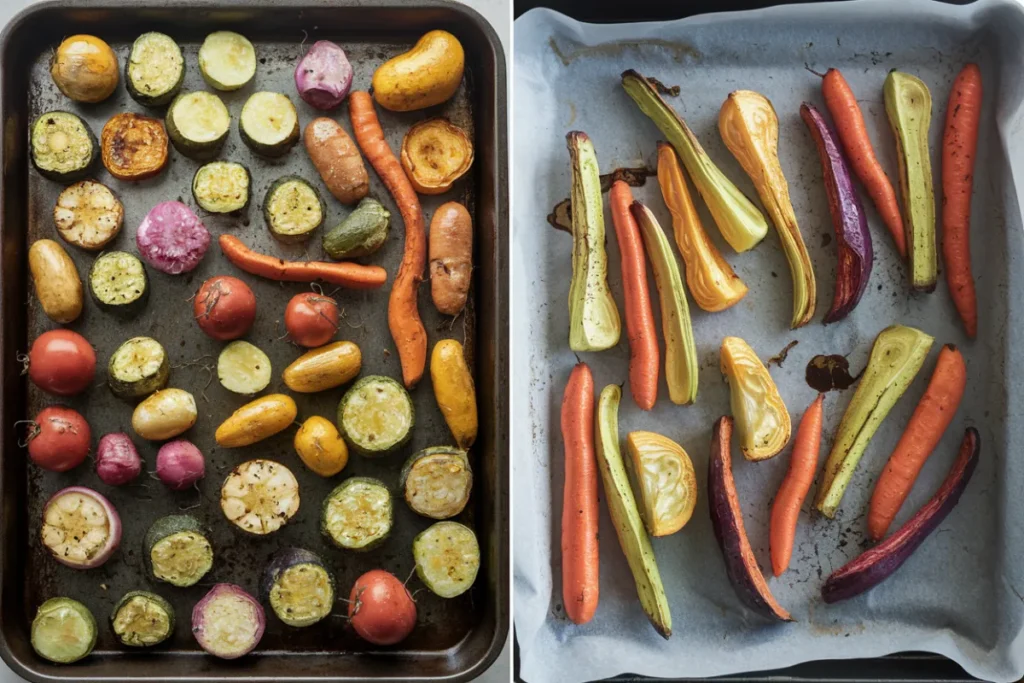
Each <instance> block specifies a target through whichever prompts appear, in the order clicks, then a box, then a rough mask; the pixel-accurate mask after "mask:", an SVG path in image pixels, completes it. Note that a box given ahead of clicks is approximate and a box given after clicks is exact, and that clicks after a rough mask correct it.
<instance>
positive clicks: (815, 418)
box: [769, 394, 825, 576]
mask: <svg viewBox="0 0 1024 683" xmlns="http://www.w3.org/2000/svg"><path fill="white" fill-rule="evenodd" d="M824 400H825V394H818V398H816V399H814V402H813V403H811V405H810V407H808V408H807V412H805V413H804V416H803V417H802V418H801V419H800V426H799V427H798V428H797V430H796V439H795V440H794V441H793V454H792V455H790V456H789V471H788V472H787V473H786V478H785V479H783V480H782V485H781V486H779V492H778V493H777V494H776V495H775V502H774V503H772V519H771V531H770V542H769V545H770V547H771V555H772V572H774V573H775V576H781V575H782V572H784V571H786V569H787V568H788V567H789V559H790V557H791V556H792V555H793V538H794V537H795V536H796V523H797V519H798V518H799V516H800V508H801V507H802V506H803V504H804V498H806V497H807V492H808V491H810V490H811V483H812V482H813V481H814V473H815V471H816V470H817V468H818V449H819V448H820V447H821V412H822V410H821V405H822V402H823V401H824Z"/></svg>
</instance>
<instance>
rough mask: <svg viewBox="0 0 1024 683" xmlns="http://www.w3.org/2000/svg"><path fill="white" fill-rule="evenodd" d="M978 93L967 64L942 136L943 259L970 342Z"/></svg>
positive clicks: (974, 325)
mask: <svg viewBox="0 0 1024 683" xmlns="http://www.w3.org/2000/svg"><path fill="white" fill-rule="evenodd" d="M981 94H982V93H981V70H980V69H979V68H978V65H977V64H968V65H967V66H965V67H964V68H963V70H962V71H961V72H960V73H959V74H958V75H957V77H956V80H954V81H953V89H952V90H951V91H950V93H949V105H948V106H947V107H946V128H945V131H944V133H943V136H942V260H943V261H945V263H946V282H947V283H948V284H949V293H950V296H952V297H953V304H954V305H955V306H956V310H957V312H958V313H959V314H960V319H961V320H963V322H964V328H965V329H966V330H967V335H968V336H969V337H971V338H972V339H973V338H974V335H975V334H977V332H978V302H977V300H976V299H975V296H974V276H973V275H971V190H972V189H973V186H974V155H975V152H977V149H978V127H979V125H980V124H981Z"/></svg>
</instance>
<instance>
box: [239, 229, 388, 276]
mask: <svg viewBox="0 0 1024 683" xmlns="http://www.w3.org/2000/svg"><path fill="white" fill-rule="evenodd" d="M219 243H220V249H221V251H223V252H224V256H226V257H227V259H228V261H231V263H233V264H234V265H235V266H237V267H238V268H241V269H242V270H244V271H245V272H247V273H251V274H253V275H258V276H260V277H265V278H267V279H268V280H279V281H283V282H314V281H316V280H323V281H324V282H329V283H331V284H332V285H341V286H342V287H348V288H350V289H376V288H377V287H380V286H381V285H383V284H384V283H385V282H387V279H388V273H387V271H386V270H384V269H383V268H381V267H380V266H364V265H361V264H359V263H349V262H346V261H341V262H340V263H329V262H327V261H285V260H283V259H279V258H277V257H276V256H268V255H267V254H261V253H259V252H256V251H253V250H252V249H250V248H249V247H247V246H245V243H244V242H242V240H240V239H238V238H237V237H235V236H234V235H221V236H220V238H219Z"/></svg>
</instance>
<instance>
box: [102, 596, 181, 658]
mask: <svg viewBox="0 0 1024 683" xmlns="http://www.w3.org/2000/svg"><path fill="white" fill-rule="evenodd" d="M110 627H111V628H112V629H113V631H114V635H115V636H117V639H118V640H119V641H121V642H122V643H123V644H125V645H127V646H129V647H152V646H153V645H159V644H160V643H162V642H164V641H165V640H167V639H168V638H170V637H171V636H172V635H173V634H174V608H173V607H171V603H169V602H167V601H166V600H164V599H163V598H162V597H160V596H159V595H157V594H156V593H150V592H149V591H131V592H130V593H126V594H125V596H124V597H123V598H121V599H120V600H118V601H117V605H116V606H115V607H114V611H113V612H112V613H111V614H110Z"/></svg>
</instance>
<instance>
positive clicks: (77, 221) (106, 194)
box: [53, 180, 124, 251]
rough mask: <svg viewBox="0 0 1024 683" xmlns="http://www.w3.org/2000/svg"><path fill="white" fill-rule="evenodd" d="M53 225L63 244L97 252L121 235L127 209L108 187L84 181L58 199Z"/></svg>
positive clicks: (62, 193)
mask: <svg viewBox="0 0 1024 683" xmlns="http://www.w3.org/2000/svg"><path fill="white" fill-rule="evenodd" d="M53 222H54V225H56V226H57V233H58V234H59V235H60V236H61V237H62V238H63V239H64V241H66V242H68V243H70V244H73V245H75V246H76V247H81V248H82V249H88V250H89V251H96V250H97V249H102V248H103V247H104V246H106V245H107V243H108V242H110V240H112V239H114V238H115V237H117V234H118V233H119V232H121V226H122V225H123V224H124V206H123V205H122V204H121V202H120V201H118V199H117V197H115V196H114V193H113V192H111V191H110V188H109V187H107V186H106V185H103V184H102V183H98V182H96V181H95V180H82V181H79V182H77V183H75V184H74V185H69V186H68V187H66V188H64V191H63V192H61V193H60V196H58V197H57V205H56V206H54V207H53Z"/></svg>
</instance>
